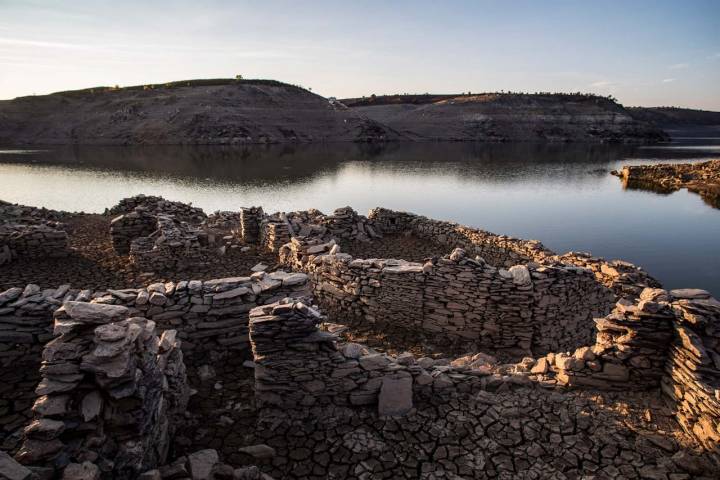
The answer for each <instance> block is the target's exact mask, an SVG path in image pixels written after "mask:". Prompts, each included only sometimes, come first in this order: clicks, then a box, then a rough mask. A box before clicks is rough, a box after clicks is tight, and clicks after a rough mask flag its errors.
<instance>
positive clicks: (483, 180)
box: [0, 139, 720, 295]
mask: <svg viewBox="0 0 720 480" xmlns="http://www.w3.org/2000/svg"><path fill="white" fill-rule="evenodd" d="M688 143H689V144H690V145H691V146H702V145H709V144H710V142H709V141H708V140H706V139H705V140H697V139H694V140H691V141H690V142H688ZM715 145H718V142H715ZM676 146H682V145H681V144H671V145H659V146H655V147H652V148H637V147H634V148H633V147H625V146H603V145H589V146H588V145H576V144H554V145H548V144H543V145H536V144H497V145H480V144H465V143H452V144H440V143H434V144H417V143H415V144H400V143H396V144H387V145H366V144H362V145H356V144H337V145H332V144H330V145H301V146H279V147H264V148H257V147H253V148H233V147H181V146H172V147H162V146H153V147H68V148H47V149H46V151H41V152H36V153H33V154H25V153H23V154H3V155H0V184H1V185H2V192H1V193H0V198H2V199H3V200H8V201H13V202H19V203H25V204H30V205H38V206H46V207H50V208H58V209H64V210H84V211H92V212H101V211H103V209H104V208H106V207H108V206H111V205H113V204H115V203H116V202H117V201H118V200H119V199H120V198H123V197H126V196H129V195H133V194H137V193H147V194H158V195H163V196H165V197H166V198H169V199H172V200H181V201H191V202H193V204H195V205H197V206H200V207H202V208H204V209H205V210H206V211H213V210H218V209H222V210H236V209H238V208H239V207H240V206H247V205H262V206H263V207H264V208H265V209H266V210H267V211H274V210H286V211H288V210H296V209H305V208H311V207H315V208H319V209H321V210H323V211H331V210H332V209H334V208H336V207H339V206H345V205H350V206H352V207H354V208H355V209H357V210H359V211H361V212H363V213H365V212H367V210H368V209H370V208H372V207H375V206H378V205H381V206H387V207H389V208H395V209H401V210H409V211H414V212H417V213H421V214H424V215H427V216H431V217H435V218H442V219H447V220H453V221H457V222H460V223H464V224H468V225H473V226H477V227H480V228H485V229H487V230H490V231H494V232H499V233H506V234H509V235H513V236H518V237H523V238H537V239H540V240H541V241H543V243H545V244H546V245H547V246H548V247H550V248H552V249H554V250H556V251H559V252H564V251H567V250H584V251H591V252H593V253H595V254H597V255H602V256H606V257H610V258H623V259H626V260H629V261H632V262H635V263H637V264H639V265H642V266H644V267H645V268H646V269H647V270H649V271H650V273H652V274H653V275H656V276H657V277H658V278H660V280H661V281H663V282H664V283H665V285H666V286H669V287H677V286H693V287H701V288H707V289H710V290H712V291H714V293H716V294H717V295H720V247H719V246H718V242H717V238H720V211H719V210H715V209H711V208H710V207H708V206H707V205H705V204H703V202H702V200H701V199H700V198H699V197H698V196H696V195H694V194H692V193H689V192H687V191H679V192H675V193H672V194H669V195H665V196H661V195H657V194H655V193H652V192H647V191H639V190H623V188H622V185H621V182H620V181H619V180H618V179H617V178H615V177H612V176H610V175H609V172H610V171H611V170H615V169H619V168H621V167H622V165H624V164H628V163H647V162H662V161H695V160H701V159H706V158H712V157H713V155H716V154H714V153H713V152H712V151H708V150H707V149H695V148H694V149H689V150H683V149H678V148H668V147H676ZM711 146H712V145H711Z"/></svg>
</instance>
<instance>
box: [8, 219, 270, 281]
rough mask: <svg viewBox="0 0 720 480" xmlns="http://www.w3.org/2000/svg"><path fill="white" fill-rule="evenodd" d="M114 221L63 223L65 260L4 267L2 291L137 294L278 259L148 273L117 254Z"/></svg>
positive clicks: (239, 259) (220, 260) (236, 258)
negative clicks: (65, 287) (64, 288)
mask: <svg viewBox="0 0 720 480" xmlns="http://www.w3.org/2000/svg"><path fill="white" fill-rule="evenodd" d="M110 220H111V217H108V216H104V215H94V214H77V215H74V216H72V217H69V218H67V219H64V220H63V221H64V223H65V224H66V229H67V232H68V236H69V246H70V248H71V249H72V253H71V254H70V256H68V257H66V258H51V259H43V260H27V259H18V260H15V261H13V262H11V263H9V264H8V265H4V266H3V267H2V271H1V272H0V273H1V275H0V290H4V289H7V288H10V287H16V286H24V285H26V284H28V283H38V282H39V283H38V284H39V285H40V287H42V288H51V287H57V286H58V285H62V284H66V283H69V284H71V285H72V286H73V288H89V289H93V290H99V289H104V288H137V287H143V286H147V285H149V284H150V283H154V282H158V281H169V280H175V281H177V280H181V279H210V278H222V277H232V276H238V275H240V274H245V273H246V272H249V271H250V268H252V267H253V266H254V265H256V264H258V263H259V262H264V263H265V264H267V265H270V266H272V265H274V264H275V263H276V262H277V258H276V256H275V255H273V254H265V253H258V252H257V251H256V250H255V249H254V248H253V249H252V250H250V251H249V252H240V249H228V251H227V254H226V255H224V256H218V257H217V259H216V260H215V261H212V262H208V263H207V264H203V265H198V266H195V267H192V268H188V269H186V270H183V271H181V272H143V271H140V270H138V269H136V268H135V267H134V266H132V265H130V263H129V262H128V261H127V257H121V256H118V255H117V254H115V251H114V250H113V248H112V242H111V239H110Z"/></svg>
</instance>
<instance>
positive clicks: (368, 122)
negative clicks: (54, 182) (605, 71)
mask: <svg viewBox="0 0 720 480" xmlns="http://www.w3.org/2000/svg"><path fill="white" fill-rule="evenodd" d="M665 138H666V136H665V134H664V133H663V132H662V131H661V130H660V128H659V127H657V126H654V125H651V124H650V123H649V122H647V121H644V120H642V119H637V118H633V117H632V116H631V115H630V114H629V113H628V111H627V110H625V109H624V108H623V107H622V106H621V105H619V104H617V103H615V102H614V101H612V100H610V99H607V98H603V97H597V96H592V95H564V94H537V95H528V94H481V95H469V94H468V95H392V96H385V97H374V96H373V97H370V98H361V99H347V100H343V101H340V102H337V101H335V100H332V99H331V100H328V99H325V98H323V97H321V96H319V95H316V94H314V93H312V92H309V91H307V90H304V89H302V88H300V87H297V86H293V85H288V84H284V83H280V82H276V81H272V80H235V79H211V80H190V81H181V82H172V83H168V84H158V85H144V86H136V87H126V88H112V87H98V88H92V89H86V90H76V91H68V92H58V93H54V94H51V95H43V96H31V97H21V98H16V99H14V100H6V101H0V145H43V144H96V145H139V144H160V145H161V144H207V145H215V144H222V145H232V144H256V143H310V142H382V141H395V140H408V141H433V140H453V141H480V142H501V141H562V142H566V141H579V142H624V143H637V142H650V141H657V140H663V139H665Z"/></svg>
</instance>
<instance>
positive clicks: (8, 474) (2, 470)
mask: <svg viewBox="0 0 720 480" xmlns="http://www.w3.org/2000/svg"><path fill="white" fill-rule="evenodd" d="M31 476H32V472H31V471H30V470H29V469H28V468H26V467H24V466H22V465H20V464H19V463H18V462H16V461H15V459H14V458H12V457H11V456H10V455H8V454H7V453H5V452H3V451H2V450H0V478H3V479H7V480H28V479H29V478H30V477H31Z"/></svg>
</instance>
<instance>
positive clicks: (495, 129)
mask: <svg viewBox="0 0 720 480" xmlns="http://www.w3.org/2000/svg"><path fill="white" fill-rule="evenodd" d="M341 101H342V103H343V104H345V105H347V106H348V107H349V108H351V110H353V111H355V112H358V113H360V114H362V115H364V116H367V117H368V118H370V119H372V120H375V121H377V122H378V123H382V124H384V125H387V126H388V127H390V128H391V129H393V130H395V131H397V132H398V133H400V134H401V135H403V136H406V137H409V138H412V139H414V140H459V141H466V140H473V141H586V142H625V143H634V142H648V141H658V140H664V139H666V138H667V137H666V135H665V134H664V133H663V132H662V131H661V130H660V129H659V128H657V127H655V126H652V125H650V124H648V123H647V122H645V121H643V120H638V119H635V118H633V117H632V115H631V114H630V113H629V112H628V110H626V109H625V108H624V107H622V106H621V105H620V104H618V103H616V102H615V101H614V100H612V99H609V98H606V97H599V96H596V95H585V94H551V93H547V94H523V93H483V94H462V95H453V94H446V95H431V94H426V95H386V96H378V97H375V96H373V97H364V98H351V99H345V100H341Z"/></svg>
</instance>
